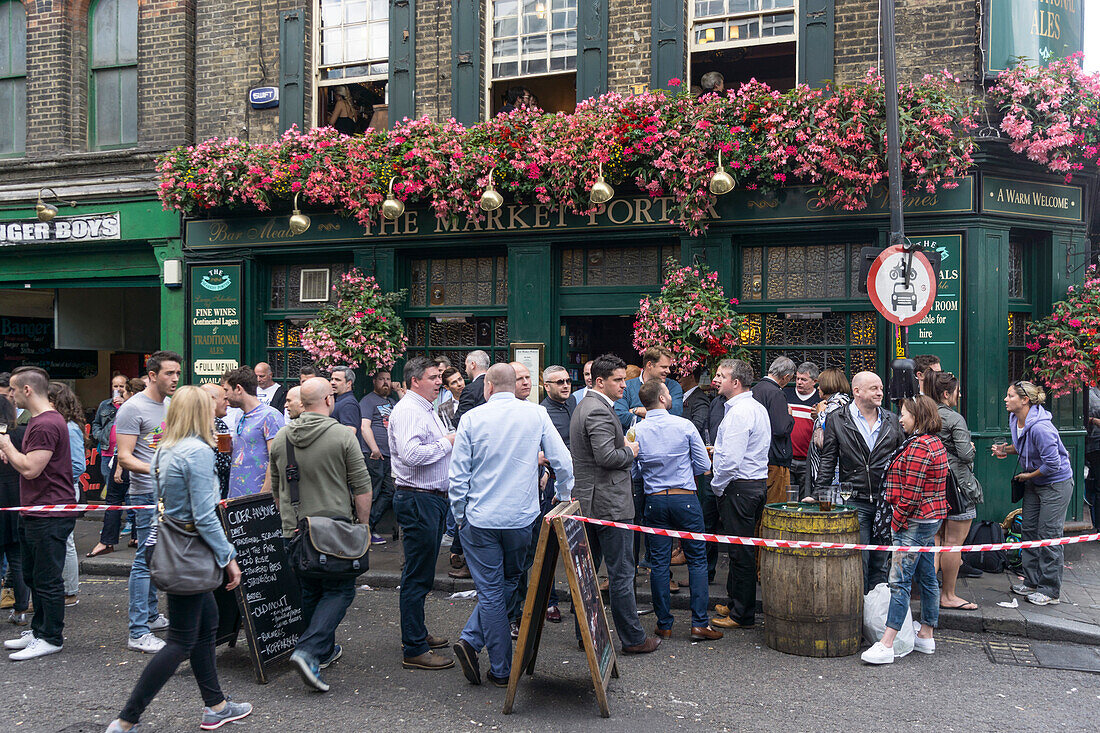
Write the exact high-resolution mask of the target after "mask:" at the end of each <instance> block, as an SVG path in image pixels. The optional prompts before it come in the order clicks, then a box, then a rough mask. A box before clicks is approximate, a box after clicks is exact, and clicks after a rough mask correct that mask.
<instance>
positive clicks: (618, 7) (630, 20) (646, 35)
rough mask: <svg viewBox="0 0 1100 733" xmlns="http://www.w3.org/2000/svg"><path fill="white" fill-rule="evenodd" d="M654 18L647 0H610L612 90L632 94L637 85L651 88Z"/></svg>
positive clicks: (608, 29)
mask: <svg viewBox="0 0 1100 733" xmlns="http://www.w3.org/2000/svg"><path fill="white" fill-rule="evenodd" d="M685 7H686V5H685ZM652 17H653V16H652V13H651V12H650V3H649V2H648V1H647V0H609V2H608V24H607V86H608V89H609V90H610V91H613V92H630V91H631V90H632V89H633V88H634V85H636V84H645V86H646V88H647V89H648V88H649V82H650V78H649V77H650V74H651V69H652V67H651V65H650V63H649V46H650V35H651V33H652V30H651V23H652Z"/></svg>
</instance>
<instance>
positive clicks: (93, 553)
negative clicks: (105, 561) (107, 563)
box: [84, 545, 115, 557]
mask: <svg viewBox="0 0 1100 733" xmlns="http://www.w3.org/2000/svg"><path fill="white" fill-rule="evenodd" d="M114 551H115V546H114V545H103V549H102V550H96V549H93V550H92V551H91V552H89V553H88V554H87V555H85V556H84V557H99V556H100V555H106V554H108V553H110V552H114Z"/></svg>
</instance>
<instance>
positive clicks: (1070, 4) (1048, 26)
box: [1031, 0, 1079, 40]
mask: <svg viewBox="0 0 1100 733" xmlns="http://www.w3.org/2000/svg"><path fill="white" fill-rule="evenodd" d="M1044 5H1047V6H1049V7H1052V8H1060V9H1062V10H1064V11H1066V12H1067V13H1076V12H1077V10H1078V8H1079V6H1078V0H1039V7H1038V8H1036V10H1035V13H1034V14H1033V15H1032V16H1031V33H1032V35H1036V36H1041V37H1043V38H1053V39H1054V40H1058V39H1060V38H1061V37H1062V21H1061V16H1060V15H1059V14H1058V13H1056V12H1053V11H1050V10H1043V6H1044Z"/></svg>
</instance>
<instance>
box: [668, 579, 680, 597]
mask: <svg viewBox="0 0 1100 733" xmlns="http://www.w3.org/2000/svg"><path fill="white" fill-rule="evenodd" d="M668 592H669V593H679V592H680V584H679V583H677V582H676V581H675V580H672V579H671V578H669V581H668Z"/></svg>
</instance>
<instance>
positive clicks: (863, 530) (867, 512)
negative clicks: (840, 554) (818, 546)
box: [848, 499, 890, 595]
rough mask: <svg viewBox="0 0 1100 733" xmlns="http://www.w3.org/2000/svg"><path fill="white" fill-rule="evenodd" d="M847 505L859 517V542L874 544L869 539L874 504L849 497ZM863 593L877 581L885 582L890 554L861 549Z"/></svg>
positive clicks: (865, 593)
mask: <svg viewBox="0 0 1100 733" xmlns="http://www.w3.org/2000/svg"><path fill="white" fill-rule="evenodd" d="M848 506H850V507H852V508H853V509H855V510H856V516H857V517H858V518H859V542H860V544H862V545H871V544H875V543H873V542H872V541H871V529H872V527H873V526H874V524H875V505H874V504H872V503H871V502H869V501H864V500H862V499H849V500H848ZM862 554H863V595H867V594H868V593H869V592H870V591H871V589H872V588H874V587H875V586H876V585H878V584H879V583H885V582H886V572H887V568H888V567H889V564H890V554H889V553H887V552H878V551H874V552H872V551H870V550H863V552H862Z"/></svg>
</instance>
